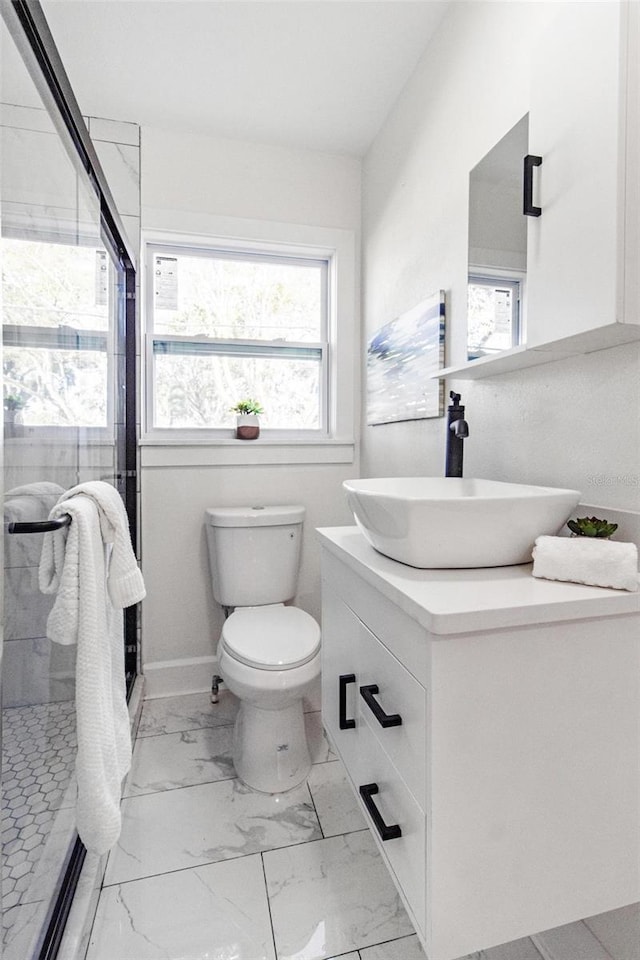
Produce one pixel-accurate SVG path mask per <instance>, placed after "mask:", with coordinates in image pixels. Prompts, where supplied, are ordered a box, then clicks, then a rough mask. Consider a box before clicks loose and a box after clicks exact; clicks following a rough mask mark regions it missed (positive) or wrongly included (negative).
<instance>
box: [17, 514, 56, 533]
mask: <svg viewBox="0 0 640 960" xmlns="http://www.w3.org/2000/svg"><path fill="white" fill-rule="evenodd" d="M70 523H71V515H70V514H68V513H63V514H62V516H61V517H58V518H57V519H56V520H34V521H33V522H32V523H29V522H26V521H21V520H13V521H12V522H11V523H8V524H7V533H51V531H52V530H60V529H61V527H68V526H69V524H70Z"/></svg>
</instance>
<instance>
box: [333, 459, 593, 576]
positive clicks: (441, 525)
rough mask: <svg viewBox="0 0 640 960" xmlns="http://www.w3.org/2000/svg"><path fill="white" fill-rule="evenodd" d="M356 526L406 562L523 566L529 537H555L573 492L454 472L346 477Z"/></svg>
mask: <svg viewBox="0 0 640 960" xmlns="http://www.w3.org/2000/svg"><path fill="white" fill-rule="evenodd" d="M343 487H344V488H345V490H346V493H347V501H348V503H349V506H350V507H351V510H352V511H353V515H354V517H355V519H356V523H357V524H358V526H359V527H360V529H361V531H362V533H363V534H364V536H365V537H366V538H367V540H368V541H369V543H371V545H372V546H374V547H375V548H376V550H378V551H379V552H380V553H383V554H385V556H387V557H391V558H392V560H399V561H400V562H401V563H408V564H410V565H411V566H412V567H421V568H426V569H438V568H445V567H507V566H510V565H511V564H516V563H528V562H529V561H530V560H531V551H532V549H533V544H534V541H535V539H536V537H539V536H541V535H543V534H551V535H553V534H556V533H558V531H559V530H560V528H561V527H562V526H563V525H564V523H565V522H566V520H567V519H568V518H569V517H570V515H571V511H572V510H573V509H574V507H575V506H577V504H578V501H579V500H580V491H579V490H561V489H556V488H554V487H533V486H528V485H527V484H520V483H503V482H501V481H498V480H475V479H471V478H469V479H467V478H458V477H385V478H375V479H370V480H345V481H344V483H343Z"/></svg>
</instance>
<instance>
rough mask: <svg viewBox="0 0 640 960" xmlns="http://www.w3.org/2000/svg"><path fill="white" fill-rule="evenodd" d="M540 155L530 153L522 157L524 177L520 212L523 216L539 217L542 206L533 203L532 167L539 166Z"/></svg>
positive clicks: (540, 161)
mask: <svg viewBox="0 0 640 960" xmlns="http://www.w3.org/2000/svg"><path fill="white" fill-rule="evenodd" d="M541 163H542V157H534V156H532V155H531V154H530V153H529V154H527V156H526V157H525V158H524V178H523V191H522V212H523V214H524V215H525V217H539V216H540V214H541V213H542V207H534V205H533V168H534V167H539V166H540V164H541Z"/></svg>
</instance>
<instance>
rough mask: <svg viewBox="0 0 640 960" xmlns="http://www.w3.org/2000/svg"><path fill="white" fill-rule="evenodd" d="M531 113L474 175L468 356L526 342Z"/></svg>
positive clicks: (485, 354) (473, 357)
mask: <svg viewBox="0 0 640 960" xmlns="http://www.w3.org/2000/svg"><path fill="white" fill-rule="evenodd" d="M528 143H529V116H528V114H527V115H525V116H524V117H522V119H521V120H520V121H519V122H518V123H517V124H516V125H515V126H514V127H513V128H512V129H511V130H510V131H509V132H508V133H507V134H506V135H505V136H504V137H503V138H502V139H501V140H500V141H499V142H498V143H496V144H495V146H494V147H493V148H492V149H491V150H490V151H489V153H487V155H486V156H485V157H483V158H482V160H481V161H480V162H479V163H478V164H477V166H475V167H474V168H473V170H472V171H471V173H470V175H469V251H468V309H467V358H468V359H469V360H476V359H478V358H479V357H490V356H495V355H497V354H499V353H502V352H503V351H504V350H509V349H511V348H512V347H516V346H518V345H519V344H523V343H524V342H525V285H526V272H527V218H526V217H525V216H524V215H523V209H522V178H523V159H524V157H525V156H526V155H527V152H528Z"/></svg>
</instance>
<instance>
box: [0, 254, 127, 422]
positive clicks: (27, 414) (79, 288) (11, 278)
mask: <svg viewBox="0 0 640 960" xmlns="http://www.w3.org/2000/svg"><path fill="white" fill-rule="evenodd" d="M112 284H113V271H112V268H111V265H110V260H109V257H108V255H107V252H106V250H105V249H104V248H96V247H95V246H77V245H72V244H66V243H63V242H55V243H54V242H44V241H40V240H38V241H34V240H27V239H14V238H10V237H3V238H2V292H3V343H4V350H3V368H4V393H5V396H4V406H5V419H6V417H7V412H6V411H16V410H17V411H19V416H20V421H21V423H22V424H24V425H25V427H30V428H38V430H39V431H41V432H42V431H45V430H48V431H52V430H59V429H60V428H64V427H74V428H76V427H87V428H94V429H95V430H96V431H102V432H104V431H106V429H107V427H108V426H109V424H110V423H111V422H112V421H113V410H112V409H111V407H112V400H111V390H110V389H109V382H110V377H111V367H112V356H111V350H110V349H109V344H110V337H111V331H110V323H109V318H110V311H111V310H112V309H113V307H112V303H113V298H112V296H111V286H112Z"/></svg>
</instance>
